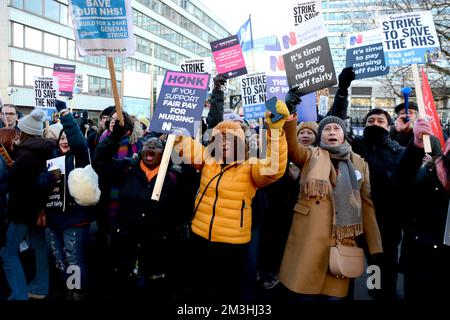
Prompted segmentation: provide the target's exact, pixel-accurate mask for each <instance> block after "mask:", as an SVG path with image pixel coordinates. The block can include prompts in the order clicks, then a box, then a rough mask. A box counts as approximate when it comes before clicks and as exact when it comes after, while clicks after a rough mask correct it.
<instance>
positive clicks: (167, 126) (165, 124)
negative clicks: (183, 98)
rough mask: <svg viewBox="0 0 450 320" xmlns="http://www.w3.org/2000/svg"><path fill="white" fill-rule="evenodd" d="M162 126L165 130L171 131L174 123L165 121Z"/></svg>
mask: <svg viewBox="0 0 450 320" xmlns="http://www.w3.org/2000/svg"><path fill="white" fill-rule="evenodd" d="M161 128H162V129H163V130H167V131H170V130H171V129H172V123H171V122H163V123H162V127H161Z"/></svg>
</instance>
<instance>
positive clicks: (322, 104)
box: [316, 93, 329, 117]
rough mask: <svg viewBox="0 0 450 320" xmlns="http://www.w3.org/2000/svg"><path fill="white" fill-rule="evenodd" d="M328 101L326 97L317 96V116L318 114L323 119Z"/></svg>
mask: <svg viewBox="0 0 450 320" xmlns="http://www.w3.org/2000/svg"><path fill="white" fill-rule="evenodd" d="M316 95H317V93H316ZM328 100H329V98H328V96H319V108H318V109H319V110H318V114H320V115H321V116H323V117H325V116H326V114H327V112H328Z"/></svg>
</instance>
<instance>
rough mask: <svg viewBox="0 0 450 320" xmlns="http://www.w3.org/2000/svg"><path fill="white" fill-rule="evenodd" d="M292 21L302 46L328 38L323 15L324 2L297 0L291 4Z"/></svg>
mask: <svg viewBox="0 0 450 320" xmlns="http://www.w3.org/2000/svg"><path fill="white" fill-rule="evenodd" d="M290 12H291V16H290V19H291V21H292V26H293V30H294V31H295V33H296V34H297V40H298V41H297V42H298V44H299V45H301V46H305V45H307V44H310V43H311V42H314V41H317V40H319V39H322V38H324V37H326V36H327V30H326V28H325V23H324V20H323V15H322V1H320V0H297V1H294V2H291V4H290Z"/></svg>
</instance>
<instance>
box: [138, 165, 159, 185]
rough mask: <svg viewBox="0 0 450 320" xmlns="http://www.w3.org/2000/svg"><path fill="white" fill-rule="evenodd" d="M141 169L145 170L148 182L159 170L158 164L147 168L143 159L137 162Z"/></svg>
mask: <svg viewBox="0 0 450 320" xmlns="http://www.w3.org/2000/svg"><path fill="white" fill-rule="evenodd" d="M139 165H140V167H141V170H142V171H144V172H145V175H146V177H147V180H148V181H149V182H150V181H151V180H152V179H153V177H154V176H156V175H157V174H158V171H159V166H157V167H156V168H155V169H153V170H152V169H149V168H147V166H146V165H145V163H144V161H142V160H141V161H140V163H139Z"/></svg>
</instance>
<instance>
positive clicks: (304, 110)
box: [297, 92, 317, 122]
mask: <svg viewBox="0 0 450 320" xmlns="http://www.w3.org/2000/svg"><path fill="white" fill-rule="evenodd" d="M297 120H298V122H303V121H317V107H316V93H315V92H311V93H308V94H307V95H304V96H302V101H301V102H300V104H299V105H298V106H297Z"/></svg>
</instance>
